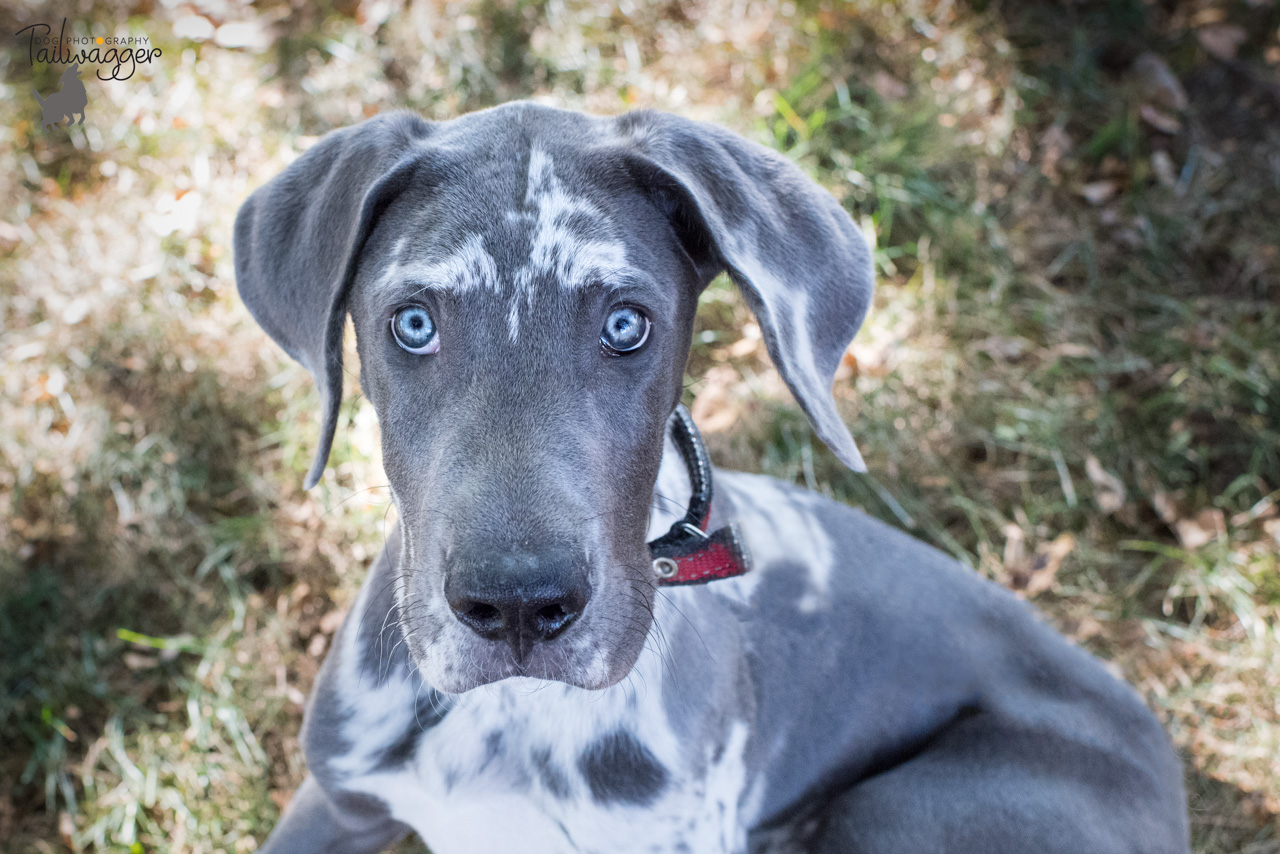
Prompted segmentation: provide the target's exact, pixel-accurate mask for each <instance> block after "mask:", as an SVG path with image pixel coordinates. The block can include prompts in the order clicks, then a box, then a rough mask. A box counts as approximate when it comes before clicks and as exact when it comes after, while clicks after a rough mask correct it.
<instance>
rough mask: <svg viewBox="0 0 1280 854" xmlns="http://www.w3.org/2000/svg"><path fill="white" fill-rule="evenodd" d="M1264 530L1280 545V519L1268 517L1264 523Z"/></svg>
mask: <svg viewBox="0 0 1280 854" xmlns="http://www.w3.org/2000/svg"><path fill="white" fill-rule="evenodd" d="M1262 530H1264V531H1266V532H1267V533H1268V534H1270V535H1271V539H1273V540H1275V541H1276V545H1277V546H1280V519H1268V520H1267V521H1265V522H1263V523H1262Z"/></svg>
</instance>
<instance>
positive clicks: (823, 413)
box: [616, 111, 874, 471]
mask: <svg viewBox="0 0 1280 854" xmlns="http://www.w3.org/2000/svg"><path fill="white" fill-rule="evenodd" d="M616 130H617V133H618V135H619V136H620V137H621V138H622V139H623V140H624V144H625V145H626V149H627V152H628V154H627V161H628V163H629V164H630V166H631V171H632V174H633V175H634V176H635V177H636V178H637V179H638V180H639V182H640V183H641V185H642V186H644V187H646V188H648V189H649V190H650V191H656V192H657V194H658V195H659V197H660V198H659V202H660V204H661V205H662V206H663V207H664V208H665V209H666V211H667V214H668V217H669V218H670V219H671V222H672V225H673V226H674V228H675V230H676V232H677V234H678V235H679V237H680V239H681V241H682V243H683V245H684V248H685V251H686V252H687V253H688V254H689V256H690V258H691V259H692V260H693V262H694V264H695V265H697V266H698V267H699V269H700V270H701V271H702V273H703V275H704V282H706V281H710V279H711V278H712V277H713V276H715V275H716V274H717V273H719V272H720V271H721V270H727V271H728V273H729V275H730V276H731V277H732V278H733V280H734V281H735V282H736V283H737V285H738V288H739V289H740V290H741V292H742V295H743V297H744V298H745V299H746V302H747V305H748V306H749V307H750V308H751V310H752V311H753V312H754V313H755V315H756V319H757V320H758V321H759V323H760V329H761V331H762V333H763V336H764V340H765V345H766V346H767V347H768V349H769V355H770V357H771V358H772V359H773V363H774V365H775V366H776V367H777V368H778V372H779V373H780V374H781V375H782V378H783V379H784V380H785V381H786V383H787V386H788V387H789V388H790V389H791V392H792V394H794V395H795V397H796V400H797V401H798V402H799V403H800V406H801V408H802V409H803V410H804V411H805V414H806V415H808V416H809V421H810V423H812V424H813V427H814V430H815V431H816V432H817V434H818V436H819V437H820V438H821V439H822V441H823V442H825V443H826V445H827V447H829V448H830V449H831V450H832V451H833V452H834V453H835V455H836V456H837V457H839V458H840V460H841V461H842V462H844V463H845V464H846V465H847V466H849V467H850V468H852V469H853V470H854V471H866V466H865V464H864V463H863V461H862V455H861V454H859V453H858V448H857V445H855V444H854V441H853V437H852V436H850V435H849V430H848V428H847V427H845V425H844V422H843V421H842V420H841V419H840V415H839V414H838V413H837V411H836V405H835V399H834V398H833V397H832V394H831V385H832V382H833V381H834V378H835V372H836V368H837V367H838V366H839V364H840V359H841V357H842V356H843V354H844V351H845V348H846V347H848V346H849V342H850V341H851V340H852V339H853V336H854V333H856V332H857V331H858V327H860V326H861V325H862V320H863V318H864V317H865V316H866V313H867V307H868V306H869V305H870V302H871V289H872V284H873V281H874V273H873V271H872V265H871V252H870V250H869V249H868V247H867V244H866V241H865V240H864V239H863V237H862V233H861V232H860V231H859V230H858V228H857V227H856V226H855V225H854V224H853V221H852V219H850V217H849V214H848V213H846V212H845V211H844V209H843V208H842V207H841V206H840V205H839V203H837V202H836V200H835V199H834V198H832V196H831V195H830V194H829V193H827V192H826V191H825V190H823V189H822V188H821V187H819V186H817V185H816V184H814V183H813V181H811V180H809V178H807V177H806V176H805V175H804V173H803V172H801V171H800V169H798V168H797V167H796V166H795V165H794V164H792V163H791V162H790V161H788V160H787V159H786V158H784V157H782V156H781V155H779V154H777V153H776V152H774V151H771V150H769V149H767V148H765V147H764V146H762V145H757V144H756V143H753V142H748V141H747V140H745V139H743V138H742V137H740V136H738V135H737V134H734V133H732V132H730V131H727V130H725V129H723V128H720V127H716V126H715V125H709V124H703V123H701V122H695V121H691V120H688V119H682V118H679V117H677V116H672V115H669V114H666V113H655V112H648V111H642V112H635V113H629V114H627V115H624V116H621V117H619V118H618V119H617V120H616Z"/></svg>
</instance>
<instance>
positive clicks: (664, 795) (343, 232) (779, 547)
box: [235, 103, 1188, 854]
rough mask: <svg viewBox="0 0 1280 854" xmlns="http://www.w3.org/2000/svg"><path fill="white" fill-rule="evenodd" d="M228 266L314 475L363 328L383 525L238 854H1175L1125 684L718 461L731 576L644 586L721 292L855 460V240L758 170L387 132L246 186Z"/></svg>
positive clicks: (1181, 830) (622, 139) (608, 146)
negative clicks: (848, 383) (388, 502)
mask: <svg viewBox="0 0 1280 854" xmlns="http://www.w3.org/2000/svg"><path fill="white" fill-rule="evenodd" d="M235 254H236V276H237V279H238V283H239V289H240V293H241V294H242V296H243V299H244V301H245V303H246V304H247V305H248V307H249V309H250V311H251V312H252V313H253V315H254V317H255V318H256V319H257V320H258V322H259V323H261V325H262V326H263V328H264V329H265V330H266V331H267V332H268V333H269V334H270V335H271V336H272V337H273V338H274V339H275V340H276V341H277V342H279V344H280V345H281V346H282V347H283V348H284V349H285V350H286V351H287V352H288V353H289V354H290V355H292V356H293V357H294V358H296V359H298V360H299V361H300V362H302V364H303V365H305V366H306V367H307V368H308V369H309V370H310V372H311V373H312V374H313V375H314V377H315V380H316V382H317V383H318V385H319V387H320V392H321V396H322V399H323V410H324V412H323V419H322V424H323V427H322V436H321V441H320V452H319V455H318V456H317V458H316V461H315V465H314V467H313V468H312V470H311V472H310V475H309V478H308V485H312V484H314V483H315V482H316V480H317V479H318V478H319V477H320V475H321V474H322V472H323V470H324V467H325V464H326V459H327V456H328V451H329V447H330V444H331V442H332V440H333V435H334V430H335V426H336V423H337V420H338V414H339V402H340V400H341V396H342V377H343V368H342V337H343V330H344V326H345V323H346V317H347V316H348V314H349V315H350V316H351V317H352V318H353V321H354V324H355V329H356V336H357V341H358V348H359V353H360V382H361V386H362V388H363V390H364V393H365V394H366V395H367V397H368V398H369V400H370V401H371V402H372V403H373V405H374V407H375V409H376V410H377V414H378V418H379V422H380V424H381V431H382V447H383V455H384V460H385V467H386V473H387V478H388V480H389V482H390V486H391V490H392V496H393V499H394V502H395V505H396V508H397V510H398V518H399V525H398V529H397V530H396V532H395V533H394V535H393V536H391V537H390V538H389V540H388V543H387V546H386V549H385V550H384V551H383V553H382V555H381V556H380V557H379V558H378V559H377V561H376V562H375V564H374V566H373V569H372V571H371V572H370V574H369V579H368V581H367V582H366V584H365V586H364V589H363V591H362V593H361V594H360V598H359V600H358V602H357V603H356V605H355V607H354V608H353V609H352V610H351V613H350V616H349V617H348V619H347V621H346V624H345V625H344V626H343V628H342V630H341V632H340V633H339V635H338V637H337V639H336V640H335V642H334V645H333V648H332V652H331V653H330V655H329V657H328V660H327V661H326V662H325V664H324V667H323V669H322V671H321V673H320V676H319V678H318V680H317V683H316V686H315V689H314V691H313V693H312V695H311V700H310V703H309V706H308V710H307V717H306V723H305V727H304V730H303V736H302V742H303V745H304V749H305V752H306V757H307V762H308V764H309V767H310V776H309V777H308V778H307V780H306V782H305V783H304V784H303V785H302V788H301V789H300V790H299V791H298V793H297V795H296V796H295V797H294V798H293V801H292V803H290V805H289V807H288V809H287V810H286V811H285V814H284V817H283V819H282V820H281V822H280V824H279V825H278V826H277V828H276V830H275V831H274V832H273V833H272V834H271V836H270V838H269V839H268V840H267V842H266V846H265V849H264V850H266V851H269V852H271V854H283V852H290V854H293V852H296V853H297V854H304V852H305V854H315V852H342V854H355V852H374V851H379V850H382V849H383V848H384V847H385V846H387V845H389V844H391V843H392V842H394V841H395V840H397V839H399V838H400V837H402V836H404V835H405V834H407V833H408V832H409V831H410V830H413V831H416V832H417V833H418V834H420V835H421V837H422V838H423V840H424V841H425V842H426V843H427V845H428V846H429V847H430V848H431V850H432V851H433V852H434V854H457V853H458V852H483V853H484V854H490V852H499V851H503V852H506V851H512V852H688V853H689V854H704V852H764V851H771V852H790V851H810V852H898V853H899V854H919V853H920V852H934V851H947V852H970V854H996V852H1016V854H1027V852H1071V854H1080V853H1081V852H1089V854H1139V852H1150V854H1175V852H1186V851H1188V830H1187V818H1186V807H1185V799H1184V793H1183V787H1182V777H1181V771H1180V765H1179V763H1178V761H1177V759H1176V757H1175V755H1174V753H1173V751H1172V750H1171V749H1170V745H1169V743H1168V741H1167V739H1166V737H1165V735H1164V733H1163V732H1162V730H1161V728H1160V726H1159V725H1158V724H1157V722H1156V721H1155V720H1154V718H1153V717H1152V716H1151V714H1150V713H1149V712H1148V711H1147V709H1146V708H1144V706H1143V704H1142V702H1141V700H1140V699H1139V698H1138V696H1137V695H1136V694H1135V693H1134V692H1133V691H1132V690H1131V689H1129V688H1128V687H1126V686H1125V685H1122V684H1121V683H1120V682H1118V681H1116V680H1115V679H1113V678H1112V677H1111V676H1110V675H1108V674H1107V672H1106V671H1105V670H1104V669H1103V668H1102V667H1101V666H1100V665H1099V663H1098V662H1097V661H1095V660H1094V659H1093V658H1091V657H1090V656H1089V655H1087V654H1086V653H1084V652H1082V651H1081V650H1080V649H1078V648H1076V647H1074V646H1072V645H1071V644H1070V643H1068V642H1067V641H1066V640H1064V639H1063V638H1062V637H1060V636H1059V635H1057V634H1056V633H1054V632H1053V631H1052V630H1050V629H1049V628H1047V627H1046V626H1045V625H1044V624H1043V623H1042V622H1041V620H1040V619H1039V618H1037V616H1036V614H1035V613H1034V612H1033V611H1032V610H1031V609H1030V608H1029V607H1028V606H1026V605H1025V604H1023V603H1022V602H1020V601H1018V600H1017V599H1016V598H1015V597H1013V596H1012V595H1010V594H1009V593H1007V592H1005V591H1004V590H1002V589H1000V588H998V587H997V586H995V585H993V584H990V583H988V582H986V581H984V580H982V579H981V578H979V577H978V576H977V575H976V574H975V573H973V572H972V571H970V570H968V569H966V568H965V567H963V566H961V565H959V564H957V563H956V562H955V561H953V560H950V559H949V558H947V557H945V556H943V555H942V554H940V553H939V552H937V551H935V550H934V549H932V548H929V547H928V546H925V545H924V544H922V543H920V542H918V541H916V540H914V539H912V538H910V537H908V536H906V535H904V534H902V533H899V532H898V531H896V530H894V529H893V528H891V527H889V526H887V525H884V524H881V523H880V522H877V521H875V520H874V519H871V518H869V517H868V516H866V515H865V514H863V513H860V512H857V511H855V510H852V509H850V508H848V507H845V506H843V505H841V504H838V503H836V502H834V501H830V500H828V499H826V498H824V497H822V496H819V495H815V494H813V493H811V492H806V491H804V490H802V489H797V488H795V487H793V486H790V485H788V484H785V483H781V482H778V481H775V480H771V479H769V478H765V477H757V476H750V475H745V474H733V473H729V472H716V473H715V475H714V486H715V492H714V496H715V497H714V501H713V504H712V511H711V514H710V516H711V518H710V519H709V520H708V521H709V524H708V526H707V529H708V530H714V529H719V528H722V526H724V525H726V524H729V523H735V524H736V531H738V532H740V535H741V539H742V545H743V546H744V547H745V551H746V553H747V554H748V555H749V557H750V561H751V568H750V570H749V571H748V572H746V573H745V574H744V575H741V576H738V577H734V578H730V579H726V580H718V581H712V582H710V583H708V584H705V585H685V586H670V587H666V586H664V587H662V588H661V589H660V588H659V582H660V581H661V580H662V578H661V577H660V575H661V574H662V572H663V570H664V567H663V565H662V562H661V561H656V562H655V560H654V554H653V553H651V552H650V549H649V547H648V546H647V545H646V538H647V537H653V536H654V535H656V534H659V533H661V532H662V531H665V530H667V529H668V527H669V526H671V525H672V523H673V521H674V520H676V519H677V518H678V517H680V515H681V514H682V513H683V512H684V506H683V505H684V504H685V503H687V502H688V501H689V499H690V493H691V491H695V490H696V488H697V484H696V483H695V482H694V481H693V480H691V472H693V471H694V469H693V468H692V467H691V464H690V463H689V461H688V460H686V459H685V458H684V457H683V456H681V455H680V454H679V453H677V452H676V449H675V447H674V445H673V443H672V441H671V440H670V438H669V437H667V438H665V439H664V437H666V432H667V430H668V425H669V424H671V423H674V422H671V421H670V420H669V419H670V417H671V415H672V412H673V410H674V409H675V408H676V406H677V404H678V402H679V399H680V393H681V381H682V372H683V368H684V366H685V361H686V358H687V354H688V347H689V343H690V335H691V329H692V325H693V315H694V309H695V306H696V304H697V301H698V295H699V293H700V292H701V290H702V289H703V288H704V287H705V286H706V285H707V284H708V282H710V281H711V279H712V278H713V277H714V276H715V275H716V274H717V273H719V272H720V271H722V270H727V271H728V272H729V274H730V275H731V276H732V278H733V280H734V281H735V282H736V283H737V285H738V287H739V288H740V289H741V291H742V294H743V297H744V299H745V300H746V302H747V304H748V305H749V306H750V307H751V309H752V310H753V311H754V313H755V315H756V317H757V319H758V320H759V322H760V328H761V330H762V332H763V336H764V340H765V343H766V345H767V347H768V350H769V354H770V356H771V358H772V359H773V362H774V364H775V365H776V366H777V369H778V371H779V372H780V373H781V375H782V377H783V379H784V380H785V381H786V383H787V384H788V386H789V387H790V389H791V391H792V392H793V393H794V395H795V397H796V399H797V400H798V401H799V404H800V406H801V407H802V408H803V409H804V411H805V413H806V414H807V415H808V417H809V420H810V421H811V422H812V425H813V428H814V430H815V431H816V432H817V434H818V436H819V437H821V438H822V440H823V441H824V442H825V443H826V444H827V446H828V447H829V448H830V449H831V451H832V452H833V453H834V454H835V455H836V456H837V457H839V458H840V459H841V460H843V461H844V462H845V463H846V464H848V465H849V466H851V467H853V468H855V469H861V468H862V459H861V457H860V456H859V454H858V450H857V448H856V447H855V446H854V442H853V440H852V438H851V437H850V435H849V433H848V431H847V430H846V428H845V426H844V424H843V423H842V422H841V420H840V417H839V415H838V413H837V411H836V406H835V403H834V400H833V399H832V396H831V385H832V380H833V375H834V372H835V368H836V366H837V364H838V363H839V360H840V357H841V354H842V353H843V352H844V350H845V347H846V346H847V345H848V343H849V341H850V339H851V338H852V337H853V335H854V333H855V332H856V331H857V329H858V327H859V325H860V324H861V322H862V319H863V316H864V315H865V313H866V311H867V306H868V303H869V301H870V297H871V288H872V268H871V260H870V253H869V252H868V249H867V246H866V244H865V243H864V241H863V239H862V237H861V235H860V234H859V232H858V230H857V229H856V228H855V227H854V225H853V223H852V222H851V220H850V218H849V216H848V215H847V214H846V213H845V212H844V210H842V208H841V207H840V205H839V204H837V203H836V201H835V200H834V199H833V198H832V197H831V196H829V195H828V194H827V193H825V192H824V191H822V190H821V189H820V188H818V187H817V186H815V185H814V184H813V183H812V182H810V181H809V180H808V179H807V178H805V176H804V175H802V174H801V172H800V171H799V170H798V169H797V168H796V167H795V166H793V165H792V164H791V163H789V162H788V161H787V160H786V159H784V158H782V157H780V156H779V155H777V154H775V153H773V152H770V151H768V150H767V149H765V148H763V147H761V146H759V145H756V144H754V143H751V142H747V141H745V140H743V139H741V138H739V137H738V136H736V135H734V134H732V133H729V132H727V131H725V130H723V129H721V128H718V127H714V126H711V125H707V124H701V123H698V122H694V121H688V120H684V119H681V118H677V117H675V116H671V115H666V114H662V113H655V112H636V113H629V114H627V115H623V116H619V117H612V118H596V117H589V116H584V115H579V114H576V113H571V112H565V111H561V110H556V109H551V108H548V107H544V106H538V105H534V104H530V103H513V104H508V105H506V106H502V107H498V108H496V109H492V110H487V111H483V112H479V113H474V114H470V115H466V116H463V117H461V118H459V119H456V120H454V121H449V122H443V123H434V122H429V121H424V120H423V119H421V118H419V117H416V116H413V115H408V114H403V113H399V114H392V115H384V116H379V117H377V118H374V119H370V120H369V121H366V122H364V123H362V124H359V125H356V126H355V127H351V128H347V129H344V130H339V131H335V132H333V133H331V134H329V135H328V136H326V137H324V138H323V139H322V140H321V141H320V142H319V143H318V144H317V145H315V146H314V147H313V148H311V149H310V150H309V151H307V152H306V153H305V154H303V155H302V156H301V157H300V158H299V159H298V160H297V161H296V162H295V163H293V164H292V165H291V166H289V167H288V168H287V169H286V170H285V171H284V172H283V174H281V175H280V176H278V177H276V178H275V179H273V180H271V181H270V182H268V183H267V184H266V185H265V186H263V187H262V188H261V189H259V190H258V191H257V192H256V193H254V194H253V196H252V197H250V199H249V200H248V201H247V202H246V203H245V205H244V207H243V208H242V210H241V211H240V214H239V217H238V218H237V221H236V229H235ZM692 527H698V526H692ZM696 533H698V536H702V534H701V532H700V531H698V532H696ZM655 567H656V569H655Z"/></svg>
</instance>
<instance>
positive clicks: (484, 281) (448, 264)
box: [375, 234, 499, 293]
mask: <svg viewBox="0 0 1280 854" xmlns="http://www.w3.org/2000/svg"><path fill="white" fill-rule="evenodd" d="M407 242H408V238H406V237H401V238H400V239H399V240H397V241H396V244H395V246H394V247H393V248H392V258H391V263H390V264H389V265H387V269H386V270H384V271H383V273H382V275H381V276H380V277H379V278H378V283H377V285H376V286H375V287H377V289H378V290H379V291H384V290H389V289H390V288H392V287H394V286H395V285H397V284H398V283H400V282H410V283H412V284H414V285H417V286H418V287H419V288H422V289H424V290H451V291H457V292H464V293H465V292H466V291H472V290H482V289H483V290H490V291H497V290H498V287H499V280H498V265H497V263H496V262H495V261H494V260H493V256H492V255H490V254H489V253H488V251H487V250H486V249H485V248H484V239H483V238H481V236H480V235H479V234H471V235H468V236H467V239H466V240H464V241H463V243H462V245H461V246H460V247H458V250H457V251H456V252H454V253H453V254H451V255H447V256H445V257H443V258H440V259H438V260H434V261H410V262H408V263H403V262H401V260H400V259H401V258H402V257H403V255H404V248H405V244H406V243H407Z"/></svg>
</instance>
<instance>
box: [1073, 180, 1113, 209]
mask: <svg viewBox="0 0 1280 854" xmlns="http://www.w3.org/2000/svg"><path fill="white" fill-rule="evenodd" d="M1118 189H1120V187H1119V185H1118V184H1116V182H1115V181H1091V182H1090V183H1088V184H1085V185H1084V186H1083V187H1081V188H1080V195H1082V196H1084V200H1085V201H1086V202H1088V203H1089V204H1091V205H1100V204H1103V203H1104V202H1107V201H1110V200H1111V198H1112V197H1113V196H1115V194H1116V191H1117V190H1118Z"/></svg>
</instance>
